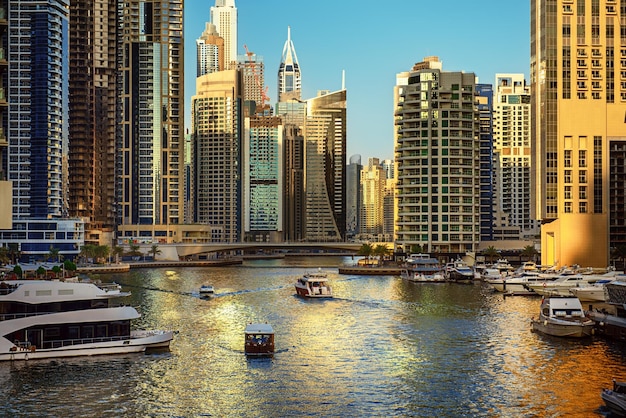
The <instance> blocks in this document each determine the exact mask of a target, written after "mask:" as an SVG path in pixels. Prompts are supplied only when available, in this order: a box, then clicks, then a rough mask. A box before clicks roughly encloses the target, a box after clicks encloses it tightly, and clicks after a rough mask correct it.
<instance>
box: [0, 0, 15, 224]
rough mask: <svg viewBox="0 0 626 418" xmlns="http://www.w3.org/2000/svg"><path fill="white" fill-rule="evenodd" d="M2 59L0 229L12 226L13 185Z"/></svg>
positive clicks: (1, 27) (0, 31) (0, 35)
mask: <svg viewBox="0 0 626 418" xmlns="http://www.w3.org/2000/svg"><path fill="white" fill-rule="evenodd" d="M8 4H9V2H8V0H2V1H0V8H1V9H2V10H3V13H4V15H3V19H0V45H8V36H9V32H8V30H7V29H8V20H7V19H6V13H7V11H8V7H7V6H8ZM3 53H4V54H5V56H4V58H5V59H4V60H1V61H0V62H1V63H0V92H2V94H1V95H0V229H9V228H11V227H12V225H13V223H12V221H11V220H12V219H13V187H12V186H11V182H10V181H8V180H7V177H8V176H7V167H6V166H5V164H4V162H5V155H6V152H7V149H8V146H9V142H8V141H7V132H6V130H5V128H4V127H5V126H6V124H7V123H8V117H7V116H8V113H7V112H8V104H9V103H8V102H7V96H6V91H5V90H4V87H3V86H6V79H7V76H8V71H7V64H6V51H4V50H3Z"/></svg>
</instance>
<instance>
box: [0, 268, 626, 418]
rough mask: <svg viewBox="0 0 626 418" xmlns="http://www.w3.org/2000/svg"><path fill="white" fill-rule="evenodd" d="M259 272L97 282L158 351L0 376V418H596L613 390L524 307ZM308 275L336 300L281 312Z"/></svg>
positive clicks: (585, 345) (589, 350)
mask: <svg viewBox="0 0 626 418" xmlns="http://www.w3.org/2000/svg"><path fill="white" fill-rule="evenodd" d="M349 261H350V260H348V262H349ZM265 263H266V264H265V266H264V265H263V262H262V261H259V260H255V261H254V263H253V265H252V266H250V267H248V266H246V265H244V266H239V267H229V268H204V269H203V268H187V269H167V270H166V269H163V270H159V269H146V270H136V271H132V272H131V273H128V274H123V275H117V276H115V277H110V278H108V277H103V279H105V280H113V279H114V280H115V281H117V282H118V283H121V284H122V285H123V287H124V289H125V290H130V291H131V292H132V296H131V297H130V299H129V300H128V301H125V302H126V303H129V304H132V305H134V306H137V307H138V308H139V310H140V312H142V314H143V316H142V318H141V320H140V322H139V324H138V326H139V327H143V328H168V329H176V330H178V331H179V334H178V335H177V336H176V337H175V339H174V341H173V342H172V345H171V351H170V352H168V353H159V354H149V355H131V356H111V357H97V358H79V359H63V360H56V361H31V362H28V363H25V364H24V363H16V364H0V385H2V387H3V391H2V393H1V394H0V415H3V416H4V415H15V414H16V413H17V412H18V411H19V415H24V416H27V415H33V416H36V415H38V414H40V413H41V411H47V412H48V413H49V414H50V415H53V416H69V415H73V416H130V417H132V416H138V417H139V416H141V417H143V416H181V417H190V416H204V415H207V416H208V415H210V416H255V417H257V416H294V415H295V416H485V417H487V416H489V417H492V416H510V417H517V416H563V417H565V416H567V417H571V416H581V417H582V416H600V413H599V408H600V406H601V405H602V400H601V398H600V391H601V388H602V387H608V386H609V385H610V382H611V379H612V378H614V377H615V378H618V379H620V378H621V379H624V378H626V365H625V364H626V362H625V360H624V357H623V354H622V353H623V348H624V347H623V345H621V344H619V343H614V342H607V341H604V340H602V339H599V338H594V339H591V340H587V341H569V340H562V339H555V338H547V337H545V336H542V335H538V334H534V333H532V332H530V324H529V319H530V317H532V316H533V315H536V311H537V310H538V306H539V301H538V299H535V298H531V297H512V298H506V299H504V298H503V297H502V296H499V295H497V294H493V293H491V292H489V291H488V289H487V288H486V287H484V286H482V285H480V284H475V285H456V284H445V283H443V284H416V283H408V282H406V281H402V280H401V279H400V278H398V277H391V276H385V277H373V276H372V277H366V276H364V277H357V276H342V275H339V274H338V273H337V269H336V267H331V266H332V265H335V266H336V265H337V260H334V261H331V262H329V261H328V260H324V262H323V263H322V262H321V260H320V259H314V258H308V259H305V258H302V259H298V260H293V259H289V261H286V260H270V261H267V262H265ZM305 263H309V264H305ZM333 263H334V264H333ZM303 265H304V267H303ZM319 265H324V266H325V267H323V270H324V271H327V272H328V274H329V278H330V280H331V284H332V285H333V290H334V293H335V296H336V297H335V299H332V300H303V299H300V298H298V297H296V296H294V293H295V292H294V289H293V283H294V281H295V279H296V278H297V277H298V276H299V275H301V274H302V273H304V272H305V271H307V270H308V271H310V270H311V269H317V267H318V266H319ZM307 266H308V267H307ZM204 283H210V284H212V285H213V286H214V287H215V289H216V294H215V296H212V297H209V298H201V297H200V295H199V293H198V289H199V287H200V285H201V284H204ZM252 321H260V322H268V323H271V324H272V326H273V327H274V329H275V331H276V348H277V353H276V354H275V356H274V357H273V358H270V359H251V360H247V359H246V358H245V356H244V354H243V328H244V327H245V324H246V323H248V322H252Z"/></svg>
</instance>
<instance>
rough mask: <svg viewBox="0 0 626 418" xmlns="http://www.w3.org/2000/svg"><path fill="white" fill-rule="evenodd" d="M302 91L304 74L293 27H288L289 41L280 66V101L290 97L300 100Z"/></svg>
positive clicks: (287, 99)
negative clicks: (294, 41) (292, 37)
mask: <svg viewBox="0 0 626 418" xmlns="http://www.w3.org/2000/svg"><path fill="white" fill-rule="evenodd" d="M301 93H302V76H301V74H300V64H298V56H297V55H296V48H295V47H294V46H293V42H292V41H291V28H290V27H288V28H287V41H285V46H284V47H283V55H282V58H281V60H280V67H279V68H278V101H279V102H287V101H289V100H290V99H295V100H300V96H301Z"/></svg>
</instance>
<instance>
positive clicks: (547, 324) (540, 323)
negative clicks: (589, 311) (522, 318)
mask: <svg viewBox="0 0 626 418" xmlns="http://www.w3.org/2000/svg"><path fill="white" fill-rule="evenodd" d="M531 324H532V325H531V326H532V330H533V331H537V332H541V333H542V334H546V335H552V336H554V337H567V338H583V337H589V336H591V335H593V331H594V323H593V321H588V322H584V323H576V322H572V323H571V324H563V323H557V322H554V321H552V320H550V319H540V320H532V321H531Z"/></svg>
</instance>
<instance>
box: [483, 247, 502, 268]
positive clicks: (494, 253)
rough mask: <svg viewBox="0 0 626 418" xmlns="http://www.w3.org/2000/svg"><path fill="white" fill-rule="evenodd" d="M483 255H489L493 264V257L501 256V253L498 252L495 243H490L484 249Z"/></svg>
mask: <svg viewBox="0 0 626 418" xmlns="http://www.w3.org/2000/svg"><path fill="white" fill-rule="evenodd" d="M483 255H484V256H485V257H489V263H490V264H493V259H494V258H495V257H499V256H500V253H499V252H498V250H496V247H494V246H493V245H490V246H489V247H487V248H485V249H484V250H483Z"/></svg>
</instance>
